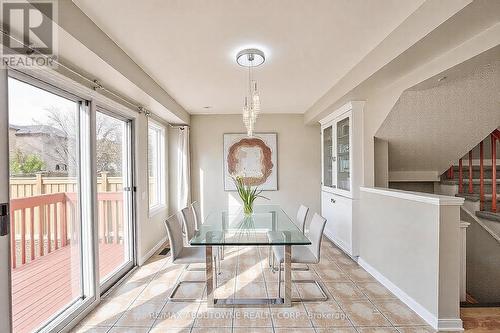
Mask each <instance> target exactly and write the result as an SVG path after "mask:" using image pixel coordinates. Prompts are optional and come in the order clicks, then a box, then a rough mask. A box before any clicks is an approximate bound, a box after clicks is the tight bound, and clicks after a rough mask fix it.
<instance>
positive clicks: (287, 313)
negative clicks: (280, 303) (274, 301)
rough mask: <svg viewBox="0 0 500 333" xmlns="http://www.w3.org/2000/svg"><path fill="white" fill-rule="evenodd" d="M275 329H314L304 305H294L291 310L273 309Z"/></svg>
mask: <svg viewBox="0 0 500 333" xmlns="http://www.w3.org/2000/svg"><path fill="white" fill-rule="evenodd" d="M271 315H272V320H273V323H274V327H295V328H297V327H312V323H311V321H310V320H309V316H308V314H307V312H306V309H305V308H304V305H303V304H302V303H294V304H293V305H292V307H291V308H282V309H279V308H274V309H271Z"/></svg>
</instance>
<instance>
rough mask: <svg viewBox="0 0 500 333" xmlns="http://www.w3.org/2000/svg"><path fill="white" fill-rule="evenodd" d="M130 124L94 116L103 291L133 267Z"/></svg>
mask: <svg viewBox="0 0 500 333" xmlns="http://www.w3.org/2000/svg"><path fill="white" fill-rule="evenodd" d="M131 130H132V129H131V121H130V120H128V119H125V118H122V117H119V116H117V115H115V114H113V113H110V112H107V111H105V110H102V109H99V110H98V112H97V116H96V165H97V169H96V170H97V202H98V205H97V212H98V226H97V230H98V239H99V277H100V279H99V280H100V283H101V285H102V287H103V289H106V288H107V287H109V286H110V285H111V284H112V283H114V282H115V281H116V279H119V278H120V277H121V276H122V275H123V274H124V273H125V272H126V271H128V270H129V269H130V268H131V267H132V266H133V260H132V259H133V251H132V249H133V247H132V244H133V238H132V234H133V233H132V223H131V222H132V205H131V202H132V191H131V190H132V186H131V184H132V168H131V161H132V159H131V145H132V137H131Z"/></svg>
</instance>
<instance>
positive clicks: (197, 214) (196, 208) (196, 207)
mask: <svg viewBox="0 0 500 333" xmlns="http://www.w3.org/2000/svg"><path fill="white" fill-rule="evenodd" d="M191 210H192V211H193V218H194V226H195V228H196V230H198V229H200V226H201V225H202V224H203V222H204V221H203V217H202V216H201V209H200V203H199V202H198V201H193V203H192V204H191Z"/></svg>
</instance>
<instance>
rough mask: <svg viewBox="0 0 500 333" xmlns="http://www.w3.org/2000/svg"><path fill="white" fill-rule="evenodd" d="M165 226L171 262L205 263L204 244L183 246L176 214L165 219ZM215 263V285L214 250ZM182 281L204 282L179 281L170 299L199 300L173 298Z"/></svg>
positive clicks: (182, 263) (185, 263)
mask: <svg viewBox="0 0 500 333" xmlns="http://www.w3.org/2000/svg"><path fill="white" fill-rule="evenodd" d="M165 226H166V228H167V234H168V240H169V242H170V251H171V253H172V263H174V264H178V265H189V264H205V263H206V258H205V247H204V246H185V245H184V242H183V237H182V228H181V223H180V221H179V218H178V214H174V215H172V216H170V217H169V218H167V220H166V221H165ZM213 256H214V264H215V272H216V274H215V284H216V285H217V272H218V269H217V266H218V263H217V251H214V254H213ZM184 283H205V281H179V282H178V283H177V284H176V285H175V287H174V288H173V289H172V292H171V293H170V296H169V298H170V300H172V301H174V302H175V301H201V299H188V298H174V295H175V293H176V291H177V289H178V288H179V287H180V286H181V284H184Z"/></svg>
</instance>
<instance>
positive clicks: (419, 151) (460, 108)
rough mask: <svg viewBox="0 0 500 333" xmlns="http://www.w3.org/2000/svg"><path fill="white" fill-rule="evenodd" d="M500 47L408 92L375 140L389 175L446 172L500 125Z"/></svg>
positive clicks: (399, 101) (393, 110)
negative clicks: (382, 145)
mask: <svg viewBox="0 0 500 333" xmlns="http://www.w3.org/2000/svg"><path fill="white" fill-rule="evenodd" d="M499 56H500V47H496V48H495V49H493V50H491V51H490V52H488V57H480V56H478V59H472V60H470V61H468V62H465V63H462V64H461V65H458V66H456V67H454V68H452V69H450V70H448V71H447V72H445V73H442V74H440V75H438V76H436V77H433V78H432V79H429V80H426V81H424V82H422V83H421V84H419V85H416V86H414V87H413V88H411V89H408V90H407V91H405V92H404V93H403V94H402V95H401V97H400V98H399V100H398V101H397V103H396V104H395V105H394V108H393V109H392V110H391V112H390V113H389V115H388V116H387V118H386V119H385V121H384V123H383V124H382V126H381V127H380V129H379V130H378V132H377V133H376V137H378V138H381V139H384V140H387V141H388V142H389V170H390V171H436V172H438V173H442V172H444V170H446V169H447V168H448V167H449V166H450V165H451V164H452V163H453V164H455V163H457V161H458V159H459V158H461V157H462V156H464V155H465V154H466V153H467V152H468V151H469V150H471V149H472V148H473V147H475V146H476V145H477V144H478V143H479V142H480V141H482V140H483V139H484V138H486V137H487V136H488V135H489V134H490V133H491V132H492V131H493V130H494V129H495V128H497V127H498V126H500V112H499V109H498V106H499V105H500V94H499V93H498V92H499V91H500V61H499V60H498V59H500V58H499Z"/></svg>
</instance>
